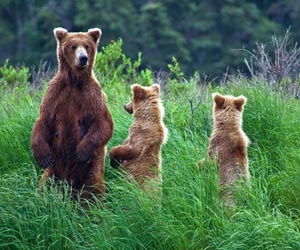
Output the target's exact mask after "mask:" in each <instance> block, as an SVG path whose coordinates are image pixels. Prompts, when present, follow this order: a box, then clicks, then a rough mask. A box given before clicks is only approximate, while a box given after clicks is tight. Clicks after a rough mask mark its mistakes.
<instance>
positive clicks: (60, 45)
mask: <svg viewBox="0 0 300 250" xmlns="http://www.w3.org/2000/svg"><path fill="white" fill-rule="evenodd" d="M53 32H54V36H55V38H56V41H57V59H58V66H59V68H64V70H65V69H66V68H67V69H72V70H73V71H75V72H77V71H84V70H87V71H92V69H93V66H94V61H95V55H96V53H97V47H98V43H99V39H100V37H101V34H102V33H101V30H100V29H98V28H93V29H89V30H88V32H78V33H75V32H68V31H67V30H66V29H64V28H60V27H59V28H55V29H54V30H53Z"/></svg>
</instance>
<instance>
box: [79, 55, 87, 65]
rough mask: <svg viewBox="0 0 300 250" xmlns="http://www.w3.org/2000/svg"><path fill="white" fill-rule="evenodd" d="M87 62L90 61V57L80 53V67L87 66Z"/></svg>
mask: <svg viewBox="0 0 300 250" xmlns="http://www.w3.org/2000/svg"><path fill="white" fill-rule="evenodd" d="M87 61H88V57H87V56H86V55H85V54H84V53H80V54H79V63H80V66H84V65H86V63H87Z"/></svg>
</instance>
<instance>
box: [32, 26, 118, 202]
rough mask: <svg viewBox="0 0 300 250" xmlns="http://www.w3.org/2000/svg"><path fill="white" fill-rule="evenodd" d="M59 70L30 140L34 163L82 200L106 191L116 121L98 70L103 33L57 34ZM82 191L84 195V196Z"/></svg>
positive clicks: (61, 30)
mask: <svg viewBox="0 0 300 250" xmlns="http://www.w3.org/2000/svg"><path fill="white" fill-rule="evenodd" d="M54 36H55V38H56V41H57V59H58V71H57V73H56V75H55V76H54V78H53V79H52V80H51V81H50V82H49V85H48V88H47V91H46V93H45V96H44V98H43V101H42V104H41V107H40V114H39V117H38V119H37V121H36V123H35V125H34V128H33V131H32V136H31V149H32V153H33V155H34V158H35V159H36V161H37V162H38V163H39V165H40V166H41V167H42V168H44V169H45V172H44V174H43V176H42V178H41V181H40V184H43V182H45V181H46V180H47V179H48V178H49V177H54V179H57V180H63V181H66V182H67V183H68V184H69V185H70V186H71V187H72V190H73V191H74V193H73V194H74V196H75V197H76V196H77V195H78V194H79V193H80V194H81V197H82V198H90V197H92V194H96V195H100V196H102V194H103V193H104V192H105V184H104V159H105V153H106V144H107V142H108V141H109V139H110V138H111V136H112V132H113V120H112V117H111V114H110V112H109V110H108V106H107V102H106V96H105V94H104V92H103V91H102V89H101V87H100V85H99V83H98V81H97V79H96V78H95V75H94V72H93V67H94V61H95V56H96V53H97V47H98V43H99V39H100V36H101V30H100V29H98V28H94V29H90V30H88V32H79V33H73V32H68V31H67V30H66V29H63V28H56V29H54ZM81 189H83V192H81Z"/></svg>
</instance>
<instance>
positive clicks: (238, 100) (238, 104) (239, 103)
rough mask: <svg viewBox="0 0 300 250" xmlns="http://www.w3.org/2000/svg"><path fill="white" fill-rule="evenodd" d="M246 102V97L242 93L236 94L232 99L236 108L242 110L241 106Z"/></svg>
mask: <svg viewBox="0 0 300 250" xmlns="http://www.w3.org/2000/svg"><path fill="white" fill-rule="evenodd" d="M246 102H247V98H246V97H245V96H243V95H240V96H238V97H237V98H236V99H235V100H234V104H235V107H236V109H237V110H239V111H242V109H243V106H244V105H245V104H246Z"/></svg>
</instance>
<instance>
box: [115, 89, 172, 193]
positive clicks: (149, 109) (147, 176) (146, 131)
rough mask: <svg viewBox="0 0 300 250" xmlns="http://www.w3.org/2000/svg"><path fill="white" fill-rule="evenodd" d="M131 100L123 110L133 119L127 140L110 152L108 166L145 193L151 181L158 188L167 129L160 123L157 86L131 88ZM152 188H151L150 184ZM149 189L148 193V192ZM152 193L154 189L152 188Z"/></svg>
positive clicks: (158, 90)
mask: <svg viewBox="0 0 300 250" xmlns="http://www.w3.org/2000/svg"><path fill="white" fill-rule="evenodd" d="M131 90H132V94H133V97H132V100H131V102H130V103H128V104H126V105H125V109H126V111H127V112H129V113H130V114H131V113H132V114H133V116H134V122H133V124H132V126H131V127H130V131H129V135H128V138H127V139H126V140H125V141H124V142H123V144H122V145H119V146H115V147H113V148H112V149H111V150H110V153H109V156H110V161H111V166H112V167H114V168H116V167H118V166H119V165H120V164H121V165H122V167H123V168H124V169H125V170H126V171H128V172H129V173H130V174H131V175H132V176H133V177H134V179H135V180H136V181H137V182H138V183H139V184H140V185H141V186H142V188H143V189H144V190H145V191H150V192H151V191H153V187H150V186H151V185H148V184H149V183H151V181H152V180H154V182H155V181H157V183H156V184H158V185H159V184H161V181H162V176H161V149H162V145H163V144H164V143H166V141H167V128H166V126H165V125H164V123H163V117H164V108H163V105H162V103H161V100H160V86H159V85H158V84H153V85H152V86H150V87H142V86H140V85H139V84H133V85H131ZM154 185H155V184H154ZM149 189H150V190H149ZM154 189H155V187H154Z"/></svg>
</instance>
